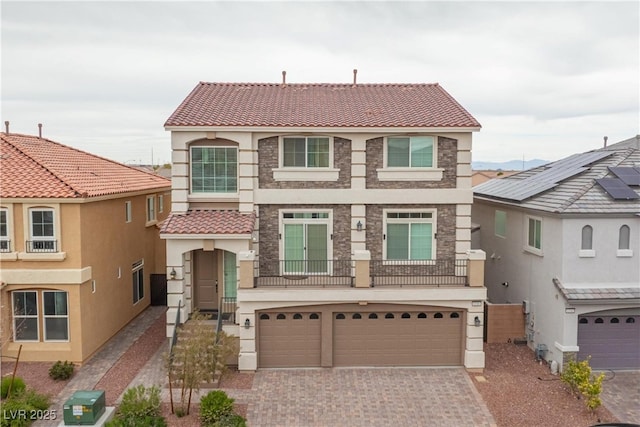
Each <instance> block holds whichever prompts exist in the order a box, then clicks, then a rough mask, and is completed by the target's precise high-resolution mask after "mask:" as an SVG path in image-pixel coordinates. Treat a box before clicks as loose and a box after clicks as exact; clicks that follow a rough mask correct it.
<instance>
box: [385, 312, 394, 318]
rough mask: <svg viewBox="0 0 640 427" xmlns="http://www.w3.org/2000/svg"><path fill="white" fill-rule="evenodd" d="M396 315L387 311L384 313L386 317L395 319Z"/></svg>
mask: <svg viewBox="0 0 640 427" xmlns="http://www.w3.org/2000/svg"><path fill="white" fill-rule="evenodd" d="M394 317H395V316H394V315H393V313H387V314H385V315H384V318H385V319H393V318H394Z"/></svg>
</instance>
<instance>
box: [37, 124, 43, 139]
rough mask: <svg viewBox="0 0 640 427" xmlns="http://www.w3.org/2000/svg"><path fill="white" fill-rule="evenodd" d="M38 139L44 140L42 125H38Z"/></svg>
mask: <svg viewBox="0 0 640 427" xmlns="http://www.w3.org/2000/svg"><path fill="white" fill-rule="evenodd" d="M38 138H42V123H38Z"/></svg>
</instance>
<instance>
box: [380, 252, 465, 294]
mask: <svg viewBox="0 0 640 427" xmlns="http://www.w3.org/2000/svg"><path fill="white" fill-rule="evenodd" d="M369 274H370V276H371V285H372V286H374V287H376V286H394V287H395V286H399V287H402V286H437V287H440V286H466V285H467V284H468V283H467V282H468V281H467V260H466V259H456V260H428V261H391V260H371V262H370V264H369Z"/></svg>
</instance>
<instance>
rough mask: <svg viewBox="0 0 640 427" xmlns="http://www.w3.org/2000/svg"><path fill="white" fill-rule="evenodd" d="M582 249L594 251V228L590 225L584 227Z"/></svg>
mask: <svg viewBox="0 0 640 427" xmlns="http://www.w3.org/2000/svg"><path fill="white" fill-rule="evenodd" d="M580 249H583V250H589V249H593V227H591V226H590V225H585V226H584V227H582V243H581V244H580Z"/></svg>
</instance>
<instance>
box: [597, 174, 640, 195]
mask: <svg viewBox="0 0 640 427" xmlns="http://www.w3.org/2000/svg"><path fill="white" fill-rule="evenodd" d="M596 182H597V183H598V184H599V185H600V187H602V188H603V189H604V191H606V192H607V194H609V195H610V196H611V197H613V199H615V200H634V199H640V196H639V195H638V193H636V192H635V191H633V190H632V189H631V188H629V186H628V185H627V184H625V183H624V182H622V181H621V180H619V179H618V178H600V179H596Z"/></svg>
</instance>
